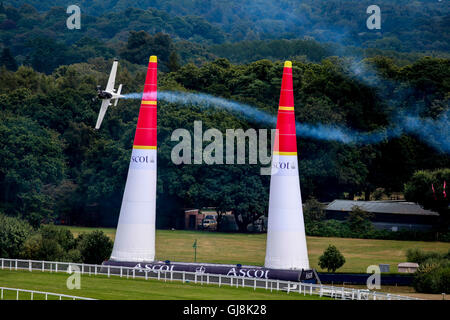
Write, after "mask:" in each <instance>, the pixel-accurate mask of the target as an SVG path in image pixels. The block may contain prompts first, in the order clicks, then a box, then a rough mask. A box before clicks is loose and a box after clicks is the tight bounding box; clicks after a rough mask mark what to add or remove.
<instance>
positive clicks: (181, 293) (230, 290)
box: [0, 270, 327, 300]
mask: <svg viewBox="0 0 450 320" xmlns="http://www.w3.org/2000/svg"><path fill="white" fill-rule="evenodd" d="M68 277H69V275H68V274H67V273H50V272H41V271H33V272H29V271H23V270H19V271H14V270H12V271H10V270H0V287H9V288H19V289H26V290H36V291H45V292H53V293H62V294H67V295H72V296H79V297H85V298H94V299H101V300H129V299H130V300H319V299H320V300H322V299H323V300H326V299H327V298H325V297H323V298H320V297H319V296H317V295H313V296H309V295H303V294H299V293H296V292H290V293H289V294H288V293H286V292H277V291H273V292H270V290H265V289H256V290H253V288H242V287H239V288H236V287H231V286H230V285H222V286H221V287H220V288H219V287H218V286H217V285H206V284H203V285H201V284H199V283H197V284H195V283H192V282H190V283H182V282H180V281H173V282H170V281H167V282H164V281H162V280H160V281H158V280H153V279H149V280H145V279H143V278H139V279H138V278H136V279H131V278H130V279H127V278H126V277H124V278H120V277H119V276H111V277H110V278H108V277H107V276H103V275H97V276H94V275H92V276H88V275H83V276H81V282H80V287H81V288H80V289H72V290H69V289H68V288H67V285H66V281H67V279H68ZM33 298H34V299H35V300H38V299H43V298H44V296H42V295H34V297H33ZM4 299H5V300H15V299H16V294H15V292H8V293H7V292H5V293H4ZM29 299H30V294H29V293H20V295H19V300H29ZM52 299H53V300H54V299H55V298H54V297H52ZM52 299H50V300H52Z"/></svg>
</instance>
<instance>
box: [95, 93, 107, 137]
mask: <svg viewBox="0 0 450 320" xmlns="http://www.w3.org/2000/svg"><path fill="white" fill-rule="evenodd" d="M110 101H111V99H105V100H102V106H101V107H100V113H99V114H98V118H97V124H96V125H95V129H97V130H98V129H100V125H101V124H102V121H103V118H104V117H105V113H106V110H108V107H109V104H110Z"/></svg>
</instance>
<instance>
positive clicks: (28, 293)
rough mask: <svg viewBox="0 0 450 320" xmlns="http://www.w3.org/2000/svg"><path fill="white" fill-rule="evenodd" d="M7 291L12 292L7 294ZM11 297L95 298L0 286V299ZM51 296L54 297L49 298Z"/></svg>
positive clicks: (44, 298)
mask: <svg viewBox="0 0 450 320" xmlns="http://www.w3.org/2000/svg"><path fill="white" fill-rule="evenodd" d="M9 292H11V293H12V294H11V295H9V294H8V293H9ZM20 293H22V295H20ZM11 297H14V299H15V300H96V299H91V298H85V297H77V296H69V295H67V294H61V293H53V292H43V291H35V290H25V289H18V288H6V287H0V300H11ZM52 297H54V298H55V299H51V298H52Z"/></svg>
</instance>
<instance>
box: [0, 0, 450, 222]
mask: <svg viewBox="0 0 450 320" xmlns="http://www.w3.org/2000/svg"><path fill="white" fill-rule="evenodd" d="M79 3H80V6H81V7H82V10H83V16H82V28H81V30H68V29H67V28H66V27H65V22H66V19H67V17H68V14H67V13H66V11H65V10H66V8H65V7H63V6H64V5H66V1H62V0H61V1H27V4H25V5H23V1H4V3H3V4H2V5H1V6H0V39H1V40H0V41H1V55H0V66H1V71H0V118H1V121H0V190H1V192H0V212H3V213H6V214H8V215H14V216H20V217H23V218H25V219H27V220H28V221H29V222H31V223H32V224H33V225H35V226H36V225H39V224H40V223H41V222H43V221H61V220H64V222H65V223H70V224H83V225H103V226H115V225H116V223H117V219H118V214H119V208H120V203H121V200H122V194H123V189H124V186H125V179H126V174H127V170H128V164H129V157H130V153H131V148H130V147H131V145H132V139H133V136H134V130H135V126H136V119H137V114H138V109H139V101H138V100H121V101H119V104H118V106H117V107H111V108H110V110H109V111H108V113H107V115H106V117H105V120H104V122H103V124H102V128H101V130H99V131H95V130H94V129H93V127H94V124H95V121H96V117H97V114H98V110H99V103H98V102H93V101H92V98H93V96H94V95H95V87H96V85H97V84H100V85H102V86H104V85H105V84H106V82H107V77H108V74H109V70H110V68H111V62H112V59H113V57H119V58H120V64H119V72H118V78H117V83H123V84H124V92H125V93H134V92H142V87H143V83H144V78H145V72H146V63H147V61H148V56H149V55H151V54H156V55H158V59H159V75H158V77H159V80H158V81H159V82H158V90H160V92H163V91H175V92H202V93H207V94H210V95H212V96H217V97H222V98H225V99H231V100H233V101H237V102H240V103H245V104H247V105H250V106H252V107H254V108H257V109H259V110H262V111H265V112H267V113H269V114H276V110H277V109H276V108H277V102H278V97H279V91H280V85H281V76H282V67H283V64H282V61H280V60H283V59H291V60H293V66H294V68H293V75H294V95H295V97H294V98H295V105H296V110H295V114H296V120H297V121H298V122H299V123H302V124H308V125H311V126H316V125H325V126H328V127H330V128H344V129H345V130H346V132H350V133H354V134H357V135H359V136H364V135H366V134H370V133H380V132H381V133H382V134H381V136H380V135H378V139H377V140H376V141H375V140H373V141H371V140H369V139H366V140H364V141H363V142H354V141H353V142H352V141H350V142H346V143H344V142H342V141H338V140H336V139H332V138H326V137H324V136H320V137H313V136H311V135H299V136H298V142H297V143H298V148H299V173H300V180H301V184H302V197H303V199H309V198H313V197H314V198H316V199H318V200H320V201H330V200H333V199H335V198H353V197H354V196H358V195H359V196H363V197H365V198H366V199H375V198H377V197H379V196H380V195H381V194H385V195H390V194H392V193H394V192H400V193H402V192H403V191H404V185H405V183H408V181H410V180H411V178H412V176H413V174H414V173H415V172H416V171H418V170H433V169H437V168H449V166H450V158H449V155H448V154H449V146H450V143H449V140H448V139H449V138H450V134H449V129H448V116H449V99H450V60H449V59H448V56H447V54H448V43H449V41H448V32H447V31H446V29H448V22H449V21H450V19H448V8H445V7H444V8H441V7H439V5H441V3H439V2H435V1H419V2H417V3H413V4H410V3H409V2H405V1H397V2H395V3H391V2H387V1H381V3H386V5H385V6H384V8H389V10H386V11H388V12H389V14H390V15H392V16H393V17H395V19H400V18H401V19H400V20H395V19H394V20H390V19H388V18H387V17H385V18H384V19H386V21H385V22H383V23H385V27H383V29H382V30H383V31H382V32H378V31H377V32H378V33H377V32H373V31H371V32H368V30H367V29H365V31H364V30H360V29H364V26H365V19H366V17H367V15H366V13H365V8H366V7H367V5H366V4H365V2H364V1H357V2H355V1H327V2H326V3H323V2H322V1H314V2H313V1H302V2H298V1H277V2H275V1H252V2H250V1H248V2H247V1H246V2H244V3H243V4H242V5H238V2H236V1H231V2H229V3H228V2H227V4H226V5H225V4H222V2H220V1H214V0H212V1H157V0H154V1H151V0H149V1H134V2H133V1H131V2H125V1H80V2H79ZM267 4H270V6H267ZM337 4H339V6H338V5H337ZM346 4H351V5H346ZM11 5H12V6H11ZM53 5H59V6H61V7H52V6H53ZM131 5H132V6H133V7H135V8H128V6H131ZM380 6H382V7H383V5H380ZM402 6H405V8H406V9H405V8H404V7H402ZM249 7H251V10H249ZM344 8H345V9H344ZM263 9H264V10H263ZM261 10H262V11H261ZM446 10H447V11H446ZM356 11H358V14H357V15H356V13H355V12H356ZM84 12H86V15H84ZM175 12H176V14H175ZM400 12H401V14H400ZM325 13H326V14H325ZM293 16H295V17H297V18H296V19H299V17H301V18H302V19H301V21H302V23H299V21H298V20H295V19H293ZM255 17H258V19H255ZM338 17H339V18H338ZM355 17H359V18H355ZM388 17H389V15H388ZM252 19H253V20H255V23H254V24H253V22H251V21H253V20H252ZM358 19H359V20H361V21H360V22H358V26H356V25H353V24H355V23H356V21H359V20H358ZM290 21H292V23H291V22H290ZM287 22H289V23H287ZM413 22H414V23H417V26H415V27H414V28H413V27H412V26H411V23H413ZM250 24H251V26H250ZM330 28H333V30H335V31H334V33H333V32H329V31H330V30H331V29H330ZM239 30H242V32H239ZM336 30H340V31H339V32H341V31H342V30H347V31H345V32H344V31H342V32H341V37H340V39H338V40H336V39H335V38H336V36H337V35H338V31H336ZM348 30H353V31H352V32H349V31H348ZM244 31H245V32H244ZM319 31H320V32H319ZM361 32H362V33H364V34H362V35H359V33H361ZM320 34H322V35H324V34H329V36H328V37H327V38H326V39H325V38H324V37H320V36H319V35H320ZM305 36H306V38H305ZM333 37H334V38H333ZM158 108H159V109H158V190H157V197H158V200H157V224H158V227H165V228H166V227H174V228H178V227H179V226H180V225H179V219H178V218H179V215H180V213H181V212H182V210H183V208H188V207H196V208H198V207H216V208H217V210H219V211H228V210H232V211H233V212H234V213H235V214H236V215H241V217H244V218H243V219H244V221H243V222H242V224H243V225H244V224H245V223H248V222H251V221H252V220H253V219H255V217H258V216H260V215H264V214H266V213H267V205H266V204H267V199H268V185H269V177H268V176H263V175H260V174H259V169H260V167H259V166H258V165H206V164H202V165H175V164H173V163H172V161H171V150H172V148H173V147H174V145H175V144H176V142H173V141H171V134H172V132H173V131H174V130H175V129H177V128H186V129H188V130H190V131H192V130H193V125H194V121H198V120H201V121H203V128H204V130H206V129H208V128H217V129H219V130H220V131H221V132H223V133H224V132H225V130H226V129H238V128H242V129H244V130H246V129H248V128H255V129H260V128H269V129H270V128H271V127H270V126H269V125H268V124H267V123H262V122H259V121H257V119H250V118H248V117H246V116H245V114H242V113H240V112H229V111H228V110H225V109H221V108H220V107H205V106H203V105H201V104H189V103H183V104H180V103H171V102H167V101H164V100H161V101H160V102H159V103H158ZM399 119H406V120H405V121H400V120H399ZM392 128H394V129H395V130H394V129H392ZM392 131H393V133H392ZM380 137H381V138H380ZM243 176H245V177H246V178H245V179H242V177H243ZM240 227H242V226H240Z"/></svg>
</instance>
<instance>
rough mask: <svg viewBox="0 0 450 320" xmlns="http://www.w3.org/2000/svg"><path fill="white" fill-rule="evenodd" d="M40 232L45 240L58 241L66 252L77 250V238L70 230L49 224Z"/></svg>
mask: <svg viewBox="0 0 450 320" xmlns="http://www.w3.org/2000/svg"><path fill="white" fill-rule="evenodd" d="M39 231H40V233H41V235H42V238H43V239H49V240H50V239H51V240H54V241H56V242H57V243H58V244H59V245H60V246H61V247H62V248H63V249H64V250H66V251H69V250H71V249H73V248H75V238H74V237H73V234H72V232H70V230H68V229H64V228H61V227H57V226H55V225H52V224H49V225H43V226H42V227H41V228H40V230H39Z"/></svg>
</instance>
